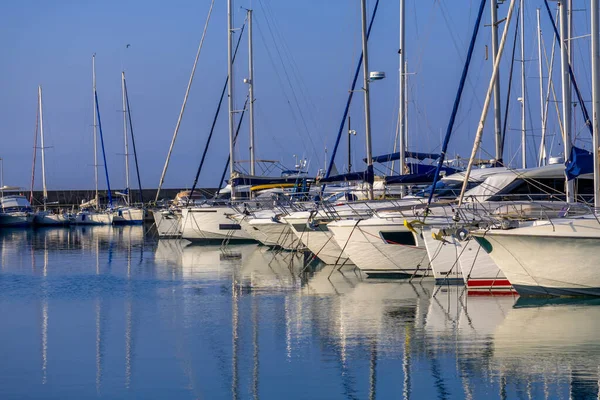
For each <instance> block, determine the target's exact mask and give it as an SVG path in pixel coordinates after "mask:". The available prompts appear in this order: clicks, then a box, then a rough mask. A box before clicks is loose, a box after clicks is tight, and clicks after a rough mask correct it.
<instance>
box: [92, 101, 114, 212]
mask: <svg viewBox="0 0 600 400" xmlns="http://www.w3.org/2000/svg"><path fill="white" fill-rule="evenodd" d="M94 97H95V99H96V114H97V115H98V130H99V131H100V145H101V146H102V158H103V159H104V173H105V174H106V187H107V189H108V206H109V208H111V209H112V205H113V203H112V193H111V191H110V180H109V179H108V165H107V164H106V152H105V151H104V135H102V122H100V105H99V104H98V92H96V91H95V90H94ZM96 207H98V205H97V204H96Z"/></svg>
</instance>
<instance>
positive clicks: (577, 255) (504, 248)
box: [474, 216, 600, 296]
mask: <svg viewBox="0 0 600 400" xmlns="http://www.w3.org/2000/svg"><path fill="white" fill-rule="evenodd" d="M474 234H475V235H476V236H477V240H478V241H479V242H480V244H481V245H482V247H483V248H484V249H485V250H486V251H488V252H489V254H490V256H491V258H492V259H493V260H494V261H495V262H496V264H497V265H498V267H500V269H501V270H502V272H504V274H505V275H506V277H507V278H508V280H509V281H510V282H511V283H512V285H513V287H514V288H515V290H516V291H517V292H518V293H519V294H521V295H556V296H565V295H566V296H574V295H575V296H577V295H600V274H598V271H597V266H598V265H600V252H599V250H600V224H599V223H598V221H597V220H596V219H595V218H594V217H593V216H590V217H584V218H564V219H555V220H552V221H551V222H549V221H536V222H528V223H523V224H522V225H521V226H520V227H519V228H516V229H508V230H489V231H488V232H483V231H481V232H479V231H478V232H475V233H474Z"/></svg>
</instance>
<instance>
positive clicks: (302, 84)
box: [260, 1, 319, 130]
mask: <svg viewBox="0 0 600 400" xmlns="http://www.w3.org/2000/svg"><path fill="white" fill-rule="evenodd" d="M260 3H261V7H262V1H260ZM265 8H266V11H268V13H265V15H266V14H269V15H270V17H269V18H270V19H266V18H265V20H266V21H267V25H269V26H270V25H271V24H272V26H273V32H274V33H275V35H274V36H273V40H274V41H275V36H277V37H278V39H279V41H280V42H281V46H282V49H283V51H284V53H283V54H284V56H286V58H287V60H288V63H289V64H290V66H291V72H292V74H293V75H294V77H295V79H296V81H297V84H298V88H299V89H300V94H301V95H302V97H303V98H304V101H305V102H306V104H307V105H308V106H309V107H312V113H310V114H309V117H311V118H310V119H311V121H310V122H312V124H313V125H314V126H313V128H314V129H317V130H318V126H319V125H318V124H317V123H316V121H315V119H314V115H316V114H318V112H319V109H318V108H317V107H316V106H315V103H314V101H313V100H312V99H311V97H310V96H309V95H308V93H309V92H308V89H307V86H306V83H305V81H304V79H303V77H302V74H301V73H300V69H299V68H298V63H297V62H296V59H295V58H294V52H292V51H290V48H289V45H288V44H287V41H286V40H285V37H284V36H283V34H282V33H281V29H279V26H278V24H277V20H278V19H277V18H275V17H274V12H273V9H272V8H271V6H270V4H269V3H268V2H265Z"/></svg>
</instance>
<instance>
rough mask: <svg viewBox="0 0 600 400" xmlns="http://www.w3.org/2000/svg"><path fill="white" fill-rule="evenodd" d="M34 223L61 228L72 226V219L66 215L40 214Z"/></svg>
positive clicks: (36, 216)
mask: <svg viewBox="0 0 600 400" xmlns="http://www.w3.org/2000/svg"><path fill="white" fill-rule="evenodd" d="M33 223H34V224H35V225H38V226H59V225H68V224H70V223H71V219H70V218H69V217H68V216H67V215H65V214H50V213H47V212H40V213H37V214H36V215H35V218H34V220H33Z"/></svg>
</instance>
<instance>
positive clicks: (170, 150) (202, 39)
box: [154, 0, 215, 202]
mask: <svg viewBox="0 0 600 400" xmlns="http://www.w3.org/2000/svg"><path fill="white" fill-rule="evenodd" d="M214 5H215V0H212V1H211V2H210V8H209V9H208V16H207V17H206V23H205V24H204V30H203V31H202V38H200V44H199V45H198V51H197V52H196V59H195V60H194V66H193V67H192V72H191V73H190V79H189V81H188V84H187V88H186V89H185V96H183V104H181V110H180V111H179V116H178V117H177V124H175V132H173V138H172V139H171V145H170V146H169V151H168V152H167V159H166V160H165V165H164V167H163V170H162V174H161V175H160V181H159V182H158V189H157V190H156V197H155V198H154V201H155V202H156V201H158V198H159V197H160V191H161V189H162V185H163V183H164V182H165V176H166V175H167V169H168V168H169V162H170V161H171V153H173V147H174V146H175V140H176V139H177V134H178V133H179V126H180V125H181V119H182V118H183V112H184V111H185V106H186V104H187V100H188V96H189V94H190V89H191V87H192V82H193V81H194V74H195V73H196V66H197V65H198V59H199V58H200V53H201V52H202V46H203V45H204V38H205V37H206V30H207V28H208V22H209V21H210V16H211V15H212V10H213V6H214Z"/></svg>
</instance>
